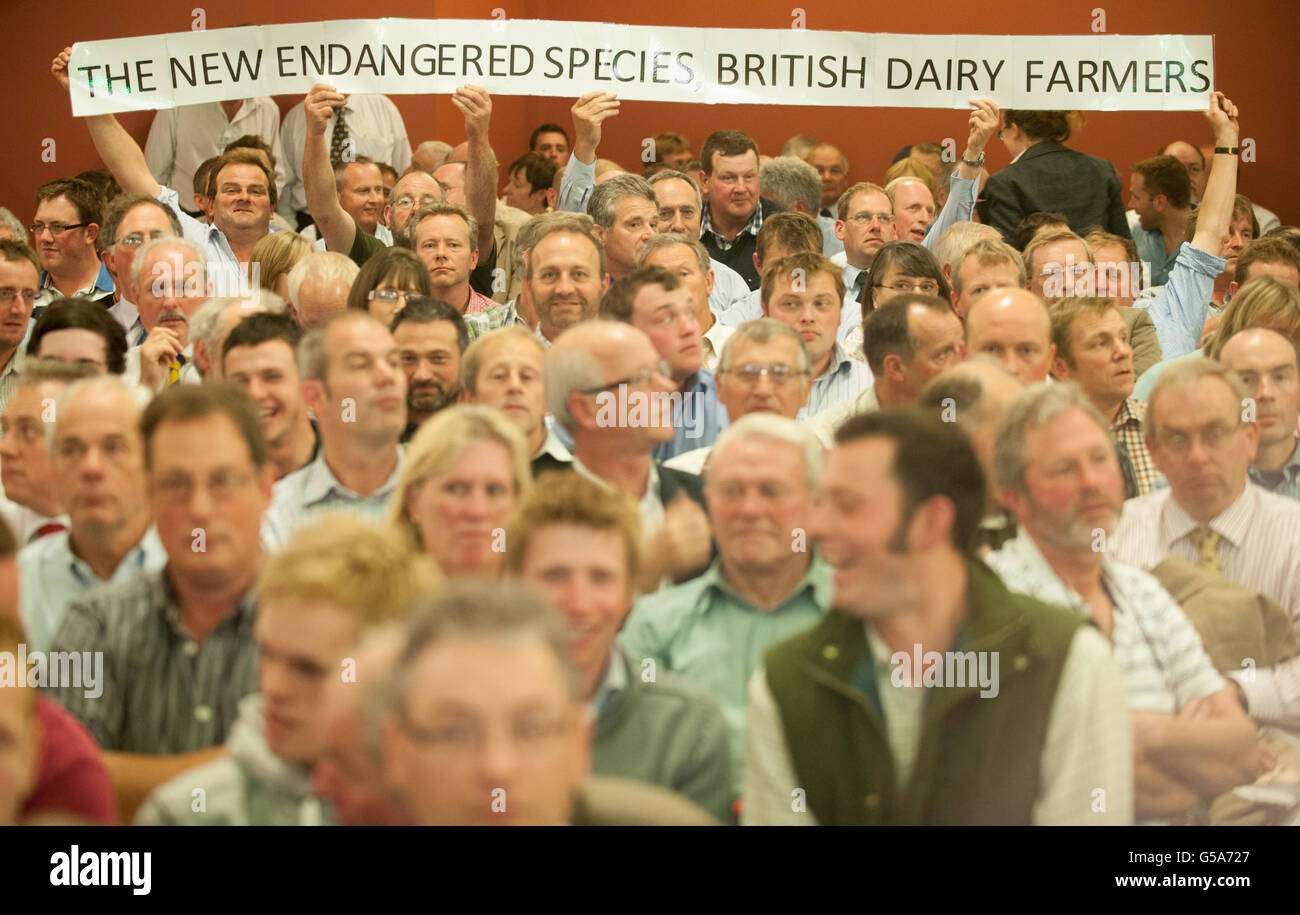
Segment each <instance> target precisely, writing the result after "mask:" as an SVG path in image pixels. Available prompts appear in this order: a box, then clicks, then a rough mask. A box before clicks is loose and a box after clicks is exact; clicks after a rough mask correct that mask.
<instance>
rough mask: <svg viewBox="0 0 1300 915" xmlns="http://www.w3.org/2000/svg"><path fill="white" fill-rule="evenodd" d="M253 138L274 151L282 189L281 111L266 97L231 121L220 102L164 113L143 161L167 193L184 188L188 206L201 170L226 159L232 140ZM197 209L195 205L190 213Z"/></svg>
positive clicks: (243, 108) (151, 133) (246, 103)
mask: <svg viewBox="0 0 1300 915" xmlns="http://www.w3.org/2000/svg"><path fill="white" fill-rule="evenodd" d="M248 134H254V135H256V136H258V137H261V138H262V139H263V140H265V141H266V142H267V143H268V144H269V145H270V147H271V156H272V157H273V158H274V159H275V163H276V165H275V181H276V185H277V186H278V187H279V188H280V189H283V188H284V182H285V156H284V150H282V149H281V148H280V108H279V106H278V105H276V104H275V101H274V100H273V99H272V98H271V97H270V96H267V95H261V96H258V97H257V98H249V99H244V101H243V104H241V105H240V106H239V110H238V111H236V112H235V116H234V117H233V118H230V119H227V118H226V112H225V109H224V108H222V106H221V103H220V102H200V103H199V104H197V105H183V106H181V107H179V108H163V109H160V110H159V111H158V112H157V113H156V114H155V115H154V116H153V124H152V125H150V127H149V139H148V140H146V141H145V144H144V158H145V161H146V162H147V163H148V165H149V173H150V174H152V175H153V176H154V180H156V181H157V182H158V183H159V184H161V185H163V186H164V187H175V188H180V190H181V192H182V193H184V194H186V195H187V196H186V198H185V199H186V200H189V199H190V198H189V196H188V195H189V193H190V190H191V188H193V187H194V173H195V172H196V171H198V168H199V166H200V165H202V164H203V163H204V162H205V161H207V160H208V159H211V158H212V157H213V156H219V155H221V153H222V151H223V150H224V149H225V148H226V146H227V145H228V144H229V143H230V142H231V141H232V140H237V139H239V138H240V137H242V136H246V135H248ZM299 158H300V159H301V156H300V157H299ZM194 208H195V207H194V206H193V204H192V203H191V205H190V206H188V207H186V209H191V210H192V209H194Z"/></svg>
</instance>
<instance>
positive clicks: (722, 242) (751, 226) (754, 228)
mask: <svg viewBox="0 0 1300 915" xmlns="http://www.w3.org/2000/svg"><path fill="white" fill-rule="evenodd" d="M761 228H763V206H762V203H761V202H759V201H755V202H754V212H753V213H751V214H750V216H749V222H747V223H745V225H744V226H742V227H741V229H740V231H739V232H737V233H736V234H735V235H734V236H732V237H731V238H724V237H723V235H722V233H721V232H719V231H718V230H717V229H715V228H713V220H712V219H711V218H710V217H709V202H708V201H707V200H706V201H705V202H704V211H703V213H702V214H701V215H700V238H702V239H703V238H707V237H708V236H710V235H711V236H713V240H714V242H715V243H716V244H717V246H718V250H719V251H730V250H731V249H732V248H733V247H734V246H735V245H736V243H737V242H739V241H740V239H741V237H742V236H744V235H753V236H754V237H755V238H757V237H758V230H759V229H761Z"/></svg>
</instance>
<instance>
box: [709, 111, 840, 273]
mask: <svg viewBox="0 0 1300 915" xmlns="http://www.w3.org/2000/svg"><path fill="white" fill-rule="evenodd" d="M700 161H701V164H702V167H701V169H700V172H701V187H700V190H701V192H702V193H703V196H704V198H705V199H704V206H703V210H702V214H701V216H700V240H701V241H703V242H704V247H706V248H708V249H709V254H710V255H711V256H713V257H714V258H716V259H717V260H719V261H722V263H724V264H726V265H727V266H728V267H730V268H732V269H733V270H735V271H736V272H737V273H739V274H740V275H741V276H742V277H743V278H744V280H745V282H746V283H747V284H748V285H749V288H750V289H751V290H753V289H757V288H758V287H759V274H758V270H757V269H756V268H755V267H754V264H753V257H754V243H755V241H756V240H757V237H758V230H759V229H760V228H762V226H763V220H764V219H767V218H768V217H769V216H771V215H772V214H773V213H778V212H780V211H781V210H782V209H783V207H781V206H780V205H778V204H777V203H776V202H775V201H772V200H768V199H766V198H764V197H760V196H759V190H758V167H759V164H760V163H759V160H758V144H756V143H755V142H754V141H753V139H751V138H750V137H749V136H748V135H746V134H744V133H742V132H741V131H739V130H717V131H714V132H713V133H711V134H709V136H708V137H707V138H706V139H705V141H704V147H703V148H702V149H701V150H700ZM818 250H819V251H820V246H819V248H818Z"/></svg>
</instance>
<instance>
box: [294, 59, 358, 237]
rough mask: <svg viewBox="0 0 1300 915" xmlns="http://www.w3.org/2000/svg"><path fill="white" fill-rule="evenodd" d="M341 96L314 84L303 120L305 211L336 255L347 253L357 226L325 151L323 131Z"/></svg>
mask: <svg viewBox="0 0 1300 915" xmlns="http://www.w3.org/2000/svg"><path fill="white" fill-rule="evenodd" d="M343 102H344V97H343V96H342V95H340V94H339V93H338V91H337V90H335V88H334V87H333V86H327V85H325V84H324V83H317V84H316V85H314V86H312V87H311V91H310V92H308V93H307V98H306V99H305V100H304V101H303V104H302V107H303V117H304V118H305V119H306V136H305V138H304V140H303V144H302V189H303V193H304V194H305V195H306V197H307V209H308V211H309V212H310V213H311V218H312V219H313V220H315V222H316V231H317V232H319V233H320V237H321V238H323V239H325V247H326V249H327V250H330V251H337V252H338V253H339V254H347V253H348V252H349V251H351V250H352V243H353V242H354V241H356V237H357V224H356V221H355V220H354V219H353V218H352V217H351V216H349V215H348V212H347V211H346V210H344V209H343V204H341V203H339V191H338V185H337V184H336V183H335V181H334V167H333V166H332V165H331V164H330V154H329V150H328V149H326V148H325V131H326V130H327V129H328V127H329V123H330V118H332V117H333V116H334V109H335V108H336V107H338V106H341V105H342V104H343Z"/></svg>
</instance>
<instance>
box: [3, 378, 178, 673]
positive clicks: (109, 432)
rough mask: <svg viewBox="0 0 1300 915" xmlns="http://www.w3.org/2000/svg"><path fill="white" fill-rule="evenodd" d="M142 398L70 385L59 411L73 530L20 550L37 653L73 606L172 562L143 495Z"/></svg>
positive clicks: (116, 384)
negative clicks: (92, 593) (108, 585)
mask: <svg viewBox="0 0 1300 915" xmlns="http://www.w3.org/2000/svg"><path fill="white" fill-rule="evenodd" d="M143 393H144V392H142V391H141V390H140V389H139V388H134V387H131V386H129V385H127V384H125V383H123V382H122V381H121V379H119V378H117V377H116V376H110V375H97V376H95V377H92V378H88V379H85V380H83V381H78V382H75V383H73V384H72V385H70V386H69V387H67V388H66V389H65V390H64V391H63V393H62V395H60V397H59V399H58V401H57V403H56V405H55V406H56V409H55V411H54V416H55V422H54V423H53V424H52V425H51V426H49V427H47V428H48V431H49V433H50V434H49V444H50V476H51V480H52V482H53V484H54V487H55V489H56V490H57V491H58V492H59V493H61V494H62V500H63V506H64V508H65V510H66V511H67V514H68V528H67V530H64V531H60V532H58V533H54V534H50V535H49V536H47V537H41V538H39V539H38V540H36V541H34V542H33V543H31V544H29V545H28V546H26V547H24V548H23V549H22V551H21V552H20V553H19V554H18V569H19V585H20V592H19V595H20V596H19V602H18V612H19V615H20V616H21V617H22V622H23V629H24V631H25V632H26V633H27V639H28V643H29V645H30V646H31V647H32V648H34V649H36V650H38V651H45V650H47V649H48V648H49V647H50V643H51V642H52V641H53V639H54V634H55V633H56V632H58V630H59V625H60V624H61V623H62V622H63V615H64V611H65V610H66V609H67V606H68V603H69V602H70V601H73V600H75V599H78V598H80V597H82V596H83V595H84V594H85V593H86V592H87V591H89V590H90V589H92V588H94V587H97V586H99V585H101V584H103V583H105V582H120V581H124V580H126V579H127V578H130V577H132V576H134V575H136V574H137V573H139V572H141V571H143V572H159V571H161V570H162V567H163V565H164V564H165V563H166V561H167V556H166V554H165V553H164V552H163V548H162V542H161V541H159V539H158V535H157V533H156V532H155V531H154V528H153V517H152V514H151V512H150V510H149V502H148V498H147V494H146V492H145V473H144V440H143V438H142V437H141V435H140V412H141V396H142V395H143Z"/></svg>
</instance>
